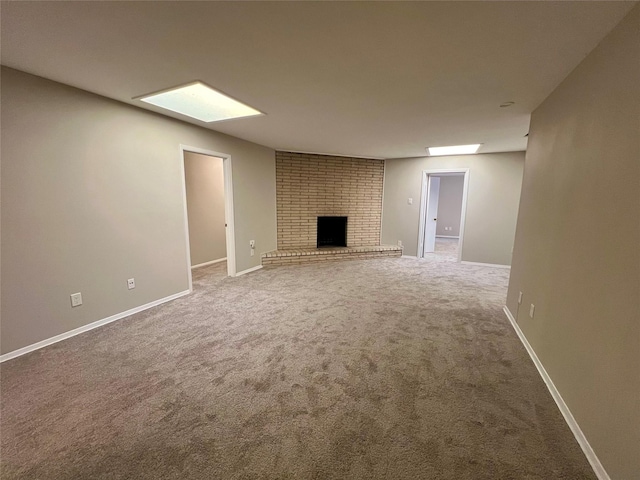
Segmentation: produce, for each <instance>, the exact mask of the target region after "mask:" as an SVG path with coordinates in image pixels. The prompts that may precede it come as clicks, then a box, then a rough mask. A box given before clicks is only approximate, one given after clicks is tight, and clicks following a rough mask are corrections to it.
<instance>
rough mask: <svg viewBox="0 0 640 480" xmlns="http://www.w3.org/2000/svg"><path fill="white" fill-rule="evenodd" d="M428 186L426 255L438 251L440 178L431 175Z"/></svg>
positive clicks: (425, 236)
mask: <svg viewBox="0 0 640 480" xmlns="http://www.w3.org/2000/svg"><path fill="white" fill-rule="evenodd" d="M427 185H428V187H427V215H426V219H425V222H424V225H425V227H424V253H433V252H434V251H435V249H436V223H437V221H438V217H437V216H438V197H439V196H440V177H434V176H432V175H429V181H428V183H427Z"/></svg>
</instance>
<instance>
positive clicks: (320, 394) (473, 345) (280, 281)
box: [1, 251, 595, 480]
mask: <svg viewBox="0 0 640 480" xmlns="http://www.w3.org/2000/svg"><path fill="white" fill-rule="evenodd" d="M452 258H455V253H453V254H452V253H451V252H446V251H445V252H436V253H435V254H433V255H431V256H430V257H429V258H428V259H427V260H416V259H410V258H398V259H382V260H360V261H343V262H337V263H325V264H314V265H307V266H304V265H303V266H290V267H279V268H274V269H271V270H266V269H265V270H261V271H258V272H255V273H252V274H249V275H245V276H243V277H238V278H234V279H230V278H225V277H224V274H223V271H224V270H223V269H224V265H220V264H218V265H214V266H212V267H208V268H203V269H199V270H197V271H196V274H195V288H196V291H195V293H194V294H193V295H191V296H189V297H183V298H181V299H178V300H176V301H174V302H171V303H169V304H165V305H162V306H160V307H157V308H154V309H152V310H149V311H146V312H143V313H141V314H138V315H135V316H133V317H130V318H127V319H123V320H120V321H118V322H116V323H113V324H110V325H108V326H106V327H103V328H100V329H97V330H93V331H91V332H89V333H86V334H84V335H81V336H78V337H74V338H72V339H70V340H67V341H64V342H61V343H58V344H56V345H53V346H50V347H48V348H45V349H43V350H40V351H37V352H34V353H31V354H29V355H25V356H23V357H19V358H17V359H14V360H12V361H9V362H6V363H5V364H3V365H2V380H1V387H2V411H1V413H2V432H1V435H2V478H3V479H16V478H20V479H169V478H171V479H225V480H226V479H238V480H239V479H375V480H377V479H394V480H395V479H411V480H415V479H452V480H453V479H455V480H464V479H469V480H478V479H491V480H496V479H514V480H516V479H518V480H519V479H527V480H533V479H541V480H542V479H544V480H550V479H567V480H569V479H570V480H577V479H594V478H595V476H594V475H593V473H592V472H591V469H590V468H589V465H588V463H587V461H586V460H585V458H584V456H583V454H582V452H581V450H580V449H579V447H578V445H577V443H576V442H575V440H574V438H573V436H572V435H571V433H570V431H569V429H568V427H567V426H566V424H565V423H564V421H563V419H562V417H561V415H560V413H559V411H558V410H557V407H556V405H555V404H554V402H553V400H552V399H551V397H550V395H549V394H548V392H547V390H546V388H545V386H544V384H543V382H542V380H541V379H540V377H539V375H538V373H537V372H536V370H535V368H534V366H533V364H532V363H531V361H530V359H529V358H528V356H527V354H526V352H525V350H524V349H523V347H522V346H521V344H520V343H519V341H518V339H517V337H516V336H515V334H514V333H513V331H512V328H511V327H510V325H509V323H508V321H507V319H506V318H505V316H504V314H503V312H502V311H501V307H502V305H503V304H504V298H505V291H506V285H507V276H508V270H506V269H494V268H486V267H477V266H467V265H460V264H456V263H454V262H453V261H452Z"/></svg>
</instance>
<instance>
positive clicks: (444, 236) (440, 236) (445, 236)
mask: <svg viewBox="0 0 640 480" xmlns="http://www.w3.org/2000/svg"><path fill="white" fill-rule="evenodd" d="M436 238H457V239H460V237H459V236H456V235H436Z"/></svg>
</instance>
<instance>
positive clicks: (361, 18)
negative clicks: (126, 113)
mask: <svg viewBox="0 0 640 480" xmlns="http://www.w3.org/2000/svg"><path fill="white" fill-rule="evenodd" d="M633 5H634V2H615V1H605V2H546V1H545V2H3V3H2V63H3V64H4V65H7V66H9V67H13V68H16V69H19V70H23V71H26V72H29V73H33V74H35V75H40V76H43V77H46V78H50V79H53V80H56V81H59V82H62V83H66V84H69V85H72V86H75V87H79V88H82V89H85V90H88V91H91V92H95V93H97V94H100V95H104V96H106V97H110V98H113V99H116V100H119V101H122V102H125V103H129V104H133V105H136V106H138V107H140V108H145V109H147V110H153V111H158V112H160V110H159V109H158V108H157V107H153V106H152V105H148V104H144V103H142V102H140V101H138V100H132V98H134V97H137V96H139V95H142V94H145V93H149V92H154V91H157V90H160V89H164V88H168V87H172V86H176V85H179V84H182V83H186V82H189V81H192V80H196V79H197V80H201V81H204V82H205V83H208V84H210V85H212V86H214V87H215V88H217V89H219V90H221V91H223V92H225V93H227V94H229V95H231V96H233V97H235V98H237V99H240V100H241V101H243V102H245V103H247V104H249V105H251V106H253V107H255V108H257V109H259V110H261V111H263V112H265V113H266V114H267V115H265V116H260V117H254V118H246V119H238V120H230V121H225V122H219V123H212V124H204V123H202V122H199V121H197V120H191V119H188V118H185V117H182V116H180V115H178V114H173V113H169V112H162V113H163V114H166V115H169V116H172V117H175V118H181V119H184V120H185V121H187V122H190V123H194V124H197V125H202V126H204V127H205V128H211V129H214V130H217V131H220V132H224V133H227V134H230V135H234V136H236V137H239V138H243V139H246V140H250V141H253V142H256V143H259V144H262V145H266V146H269V147H272V148H275V149H282V150H292V151H306V152H321V153H332V154H342V155H353V156H364V157H382V158H392V157H411V156H424V155H425V147H427V146H440V145H452V144H468V143H482V144H483V146H482V147H481V149H480V153H482V152H485V153H486V152H500V151H515V150H523V149H525V148H526V137H525V134H526V133H527V131H528V125H529V117H530V113H531V112H532V111H533V110H534V109H535V108H536V106H537V105H538V104H540V103H541V102H542V100H544V98H545V97H546V96H547V95H549V93H551V91H553V89H554V88H555V87H556V86H557V85H558V84H559V83H560V82H561V81H562V80H563V79H564V78H565V77H566V76H567V74H568V73H569V72H570V71H571V70H572V69H573V68H574V67H575V66H576V65H577V64H578V63H579V62H580V61H581V60H582V59H583V58H584V57H585V56H586V55H587V54H588V53H589V52H590V51H591V50H592V49H593V48H594V47H595V46H596V45H597V44H598V42H599V41H600V40H601V39H602V38H603V37H604V36H605V35H606V34H607V33H608V32H609V31H610V30H611V29H612V28H613V27H614V26H615V25H616V24H617V23H618V22H619V21H620V20H621V19H622V17H623V16H624V15H625V13H626V12H627V11H628V10H630V9H631V8H632V7H633ZM507 101H512V102H515V104H514V105H513V106H511V107H508V108H500V106H499V105H500V104H501V103H503V102H507Z"/></svg>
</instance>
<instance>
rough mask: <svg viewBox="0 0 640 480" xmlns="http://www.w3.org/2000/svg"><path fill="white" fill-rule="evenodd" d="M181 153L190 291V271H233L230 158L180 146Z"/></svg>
mask: <svg viewBox="0 0 640 480" xmlns="http://www.w3.org/2000/svg"><path fill="white" fill-rule="evenodd" d="M180 153H181V164H182V180H183V182H182V185H183V202H184V223H185V237H186V246H187V251H186V254H187V272H188V278H189V290H190V291H192V290H193V276H192V270H196V269H201V268H202V269H204V267H208V268H209V269H210V270H212V272H213V270H216V271H217V270H219V272H218V273H219V274H222V275H225V274H226V276H230V277H233V276H235V274H236V271H235V248H234V234H233V193H232V190H231V189H232V184H231V157H230V156H229V155H226V154H222V153H218V152H212V151H208V150H203V149H199V148H194V147H187V146H183V145H181V146H180ZM216 265H217V268H216Z"/></svg>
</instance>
